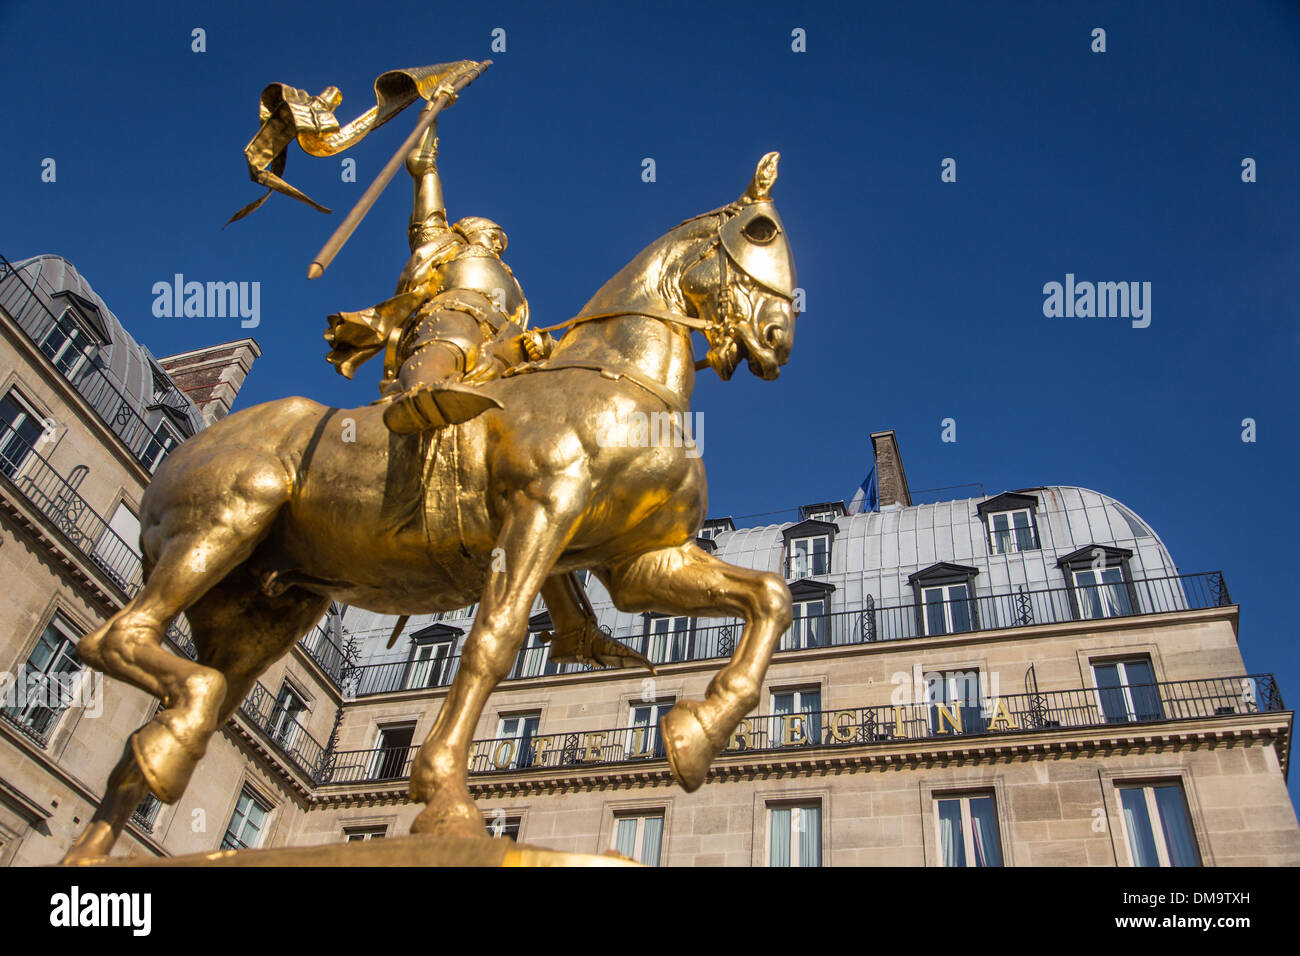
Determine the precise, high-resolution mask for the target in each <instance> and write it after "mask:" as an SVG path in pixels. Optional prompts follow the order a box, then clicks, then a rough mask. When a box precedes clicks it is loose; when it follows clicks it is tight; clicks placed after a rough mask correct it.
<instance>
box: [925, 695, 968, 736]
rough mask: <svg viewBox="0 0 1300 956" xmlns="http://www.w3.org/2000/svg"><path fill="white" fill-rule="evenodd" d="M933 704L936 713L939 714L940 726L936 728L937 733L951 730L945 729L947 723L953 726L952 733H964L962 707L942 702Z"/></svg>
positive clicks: (950, 726)
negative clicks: (950, 705)
mask: <svg viewBox="0 0 1300 956" xmlns="http://www.w3.org/2000/svg"><path fill="white" fill-rule="evenodd" d="M932 706H933V707H934V711H935V713H936V714H937V715H938V723H939V726H937V727H935V729H934V732H935V733H936V734H946V733H948V732H949V731H948V730H947V729H945V727H944V725H945V724H947V726H948V727H949V728H951V732H952V733H955V734H960V733H962V729H961V708H960V707H949V706H948V705H947V704H940V703H938V702H936V703H934V704H933V705H932Z"/></svg>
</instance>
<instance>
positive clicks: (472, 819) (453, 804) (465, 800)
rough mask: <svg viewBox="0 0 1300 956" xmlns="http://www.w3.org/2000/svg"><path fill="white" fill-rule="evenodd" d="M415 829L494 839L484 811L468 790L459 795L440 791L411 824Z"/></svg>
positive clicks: (439, 833) (425, 831)
mask: <svg viewBox="0 0 1300 956" xmlns="http://www.w3.org/2000/svg"><path fill="white" fill-rule="evenodd" d="M411 832H412V833H424V834H431V835H435V836H456V837H482V838H483V839H485V840H486V839H491V836H492V835H491V834H490V833H488V831H487V828H486V827H485V826H484V824H483V815H482V814H481V813H479V811H478V808H477V807H476V806H474V801H473V800H471V799H470V798H469V795H468V794H466V795H464V796H462V797H457V796H454V795H452V794H450V793H449V792H448V791H446V790H442V791H439V792H438V793H437V794H435V795H434V797H433V799H432V800H430V801H429V802H428V804H427V805H426V806H425V808H424V809H423V810H421V811H420V815H419V816H418V817H416V818H415V822H413V823H412V824H411Z"/></svg>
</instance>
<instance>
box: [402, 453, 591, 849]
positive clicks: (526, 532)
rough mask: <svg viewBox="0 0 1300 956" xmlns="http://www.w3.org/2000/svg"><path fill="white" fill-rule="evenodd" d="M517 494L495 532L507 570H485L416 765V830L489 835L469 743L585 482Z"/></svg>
mask: <svg viewBox="0 0 1300 956" xmlns="http://www.w3.org/2000/svg"><path fill="white" fill-rule="evenodd" d="M537 485H542V483H541V482H540V481H539V482H536V483H535V485H534V486H530V489H529V492H530V493H528V494H523V493H520V494H518V495H515V496H513V497H512V500H511V502H510V504H509V505H508V506H507V507H508V515H507V517H506V519H505V521H504V522H503V524H502V528H501V533H500V535H499V536H498V538H497V546H498V547H499V548H501V549H503V551H504V556H505V562H504V570H500V571H492V572H489V573H488V578H487V583H486V586H485V587H484V589H483V597H482V600H481V601H480V602H479V610H478V616H477V617H476V618H475V620H474V627H473V629H472V630H471V631H470V634H469V637H468V638H466V640H465V649H464V651H463V653H462V655H461V661H460V669H459V670H458V671H457V672H456V679H455V680H454V681H452V685H451V689H450V691H449V692H448V693H447V699H446V700H445V701H443V704H442V709H441V710H440V711H439V712H438V718H437V720H435V721H434V725H433V730H432V731H431V732H430V734H429V737H428V739H427V740H426V741H425V742H424V745H423V746H422V747H421V748H420V752H419V753H418V754H417V755H416V758H415V760H414V761H413V762H412V765H411V798H412V799H414V800H419V801H421V802H423V803H424V804H426V806H425V808H424V810H422V811H421V812H420V815H419V816H418V817H416V819H415V822H414V823H413V824H412V825H411V832H412V833H449V834H451V833H454V834H457V835H465V836H481V837H485V838H486V837H487V831H486V830H485V829H484V826H483V815H482V814H481V813H480V812H479V811H478V809H477V808H476V807H475V805H474V801H473V799H472V798H471V797H470V795H469V783H468V777H469V748H470V746H471V744H472V743H473V736H474V727H475V725H476V724H477V723H478V719H479V716H480V715H481V714H482V713H483V707H484V705H485V704H486V703H487V699H488V695H489V694H491V693H492V689H493V688H494V687H496V685H497V684H498V683H500V682H501V681H502V680H503V679H504V678H505V677H506V675H508V674H509V673H510V668H511V666H512V665H513V664H514V661H515V656H516V655H517V654H518V653H519V648H520V646H521V645H522V644H523V641H524V638H525V636H526V635H527V633H528V612H529V610H530V609H531V608H532V605H533V601H534V600H536V598H537V594H538V592H539V591H540V590H541V587H542V582H543V581H545V580H546V577H547V575H548V574H550V572H551V568H552V566H553V565H554V564H555V560H556V558H557V557H558V556H559V554H560V553H561V552H562V551H563V549H564V547H565V545H566V544H567V543H568V540H569V538H570V536H571V535H572V533H573V528H574V525H575V523H576V521H577V519H578V516H579V515H580V514H581V512H582V508H583V503H584V499H583V495H584V494H585V491H586V487H587V486H586V483H585V482H584V481H581V480H579V479H576V478H570V477H565V478H557V479H554V480H552V481H550V482H547V483H546V484H545V485H544V486H543V487H541V488H537V487H536V486H537Z"/></svg>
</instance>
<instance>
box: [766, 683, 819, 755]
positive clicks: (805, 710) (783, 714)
mask: <svg viewBox="0 0 1300 956" xmlns="http://www.w3.org/2000/svg"><path fill="white" fill-rule="evenodd" d="M821 711H822V692H821V689H820V688H816V687H809V688H804V689H802V690H786V691H777V692H774V693H773V694H772V726H771V729H770V730H769V731H768V734H769V739H770V740H771V742H772V745H773V746H776V747H785V746H787V745H795V746H807V745H808V744H819V743H821V742H822V714H821Z"/></svg>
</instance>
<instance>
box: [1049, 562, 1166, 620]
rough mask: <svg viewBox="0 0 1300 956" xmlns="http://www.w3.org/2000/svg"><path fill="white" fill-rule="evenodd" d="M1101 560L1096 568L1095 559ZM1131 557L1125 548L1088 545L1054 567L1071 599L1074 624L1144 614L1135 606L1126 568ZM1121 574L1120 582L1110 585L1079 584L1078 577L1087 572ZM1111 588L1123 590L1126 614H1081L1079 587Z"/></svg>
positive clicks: (1134, 589)
mask: <svg viewBox="0 0 1300 956" xmlns="http://www.w3.org/2000/svg"><path fill="white" fill-rule="evenodd" d="M1099 555H1100V557H1101V564H1100V567H1098V566H1097V559H1098V556H1099ZM1132 557H1133V552H1132V551H1131V550H1129V549H1128V548H1116V547H1114V546H1112V545H1105V544H1089V545H1085V546H1084V547H1082V548H1079V549H1078V550H1077V551H1072V552H1070V553H1069V554H1067V555H1065V556H1064V557H1062V558H1060V559H1058V560H1057V562H1056V566H1057V567H1058V568H1060V569H1061V573H1062V575H1063V576H1064V578H1065V584H1066V594H1067V596H1068V597H1069V600H1070V612H1071V614H1073V616H1074V620H1076V621H1102V620H1111V619H1113V618H1121V617H1136V616H1139V615H1141V614H1142V613H1144V612H1143V611H1142V608H1141V605H1139V604H1138V597H1137V589H1136V588H1135V587H1134V585H1133V574H1132V571H1131V569H1130V566H1129V561H1130V559H1131V558H1132ZM1117 568H1118V570H1119V572H1120V580H1119V581H1112V582H1104V581H1103V582H1099V583H1097V584H1080V583H1079V581H1078V574H1079V573H1080V572H1086V571H1098V570H1101V571H1112V570H1115V569H1117ZM1085 587H1086V588H1097V589H1098V590H1100V589H1102V588H1114V587H1122V588H1123V593H1124V595H1125V597H1126V599H1127V601H1128V613H1126V614H1110V613H1104V614H1102V615H1100V616H1096V617H1094V616H1091V615H1090V616H1087V617H1085V616H1084V614H1083V602H1082V600H1081V598H1080V589H1081V588H1085Z"/></svg>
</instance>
